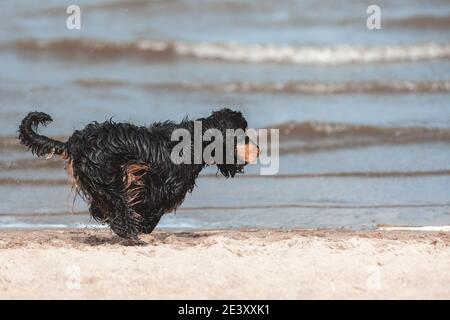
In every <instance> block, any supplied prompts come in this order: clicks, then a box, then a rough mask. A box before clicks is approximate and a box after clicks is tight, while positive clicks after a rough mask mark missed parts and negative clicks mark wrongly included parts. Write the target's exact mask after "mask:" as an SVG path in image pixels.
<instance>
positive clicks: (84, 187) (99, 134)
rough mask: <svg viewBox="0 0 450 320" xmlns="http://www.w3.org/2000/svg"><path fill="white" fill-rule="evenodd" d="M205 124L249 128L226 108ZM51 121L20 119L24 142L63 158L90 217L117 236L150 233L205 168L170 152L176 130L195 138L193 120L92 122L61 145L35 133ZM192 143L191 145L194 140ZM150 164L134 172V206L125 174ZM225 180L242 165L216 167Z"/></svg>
mask: <svg viewBox="0 0 450 320" xmlns="http://www.w3.org/2000/svg"><path fill="white" fill-rule="evenodd" d="M198 120H200V121H202V125H203V132H205V130H207V129H209V128H216V129H219V130H221V131H222V132H223V134H224V135H225V129H243V130H245V129H246V128H247V122H246V120H245V119H244V117H243V116H242V114H241V113H240V112H235V111H231V110H230V109H222V110H220V111H216V112H213V113H212V115H211V116H209V117H207V118H201V119H198ZM51 121H52V118H51V117H50V116H49V115H47V114H45V113H42V112H31V113H29V114H28V115H27V116H26V117H25V118H24V119H23V121H22V123H21V125H20V129H19V133H20V135H19V139H20V141H21V142H22V143H23V144H24V145H25V146H27V147H29V148H30V150H31V151H32V152H33V153H34V154H36V155H37V156H48V155H53V154H57V155H63V156H64V157H65V158H66V159H68V161H70V162H71V164H72V167H73V174H74V178H75V180H76V183H77V184H76V187H77V189H78V191H79V193H80V194H81V195H82V196H83V198H84V199H85V200H86V201H88V203H89V205H90V208H89V211H90V213H91V215H92V217H93V218H94V219H95V220H97V221H100V222H102V223H107V224H109V225H110V227H111V229H112V230H113V231H114V232H115V233H116V234H117V235H119V236H121V237H124V238H131V239H135V238H136V237H137V236H138V235H139V234H140V233H150V232H152V231H153V229H154V228H155V227H156V225H157V224H158V222H159V220H160V218H161V216H162V215H163V214H164V213H167V212H170V211H173V210H175V209H176V208H177V207H178V206H179V205H180V204H181V203H182V202H183V200H184V198H185V195H186V193H187V192H191V191H192V189H193V188H194V186H195V180H196V178H197V177H198V175H199V173H200V171H201V170H202V169H203V168H204V167H205V166H206V164H205V163H202V164H179V165H177V164H174V163H173V162H172V161H171V159H170V153H171V150H172V148H173V146H174V145H175V144H176V143H177V142H172V141H171V134H172V131H173V130H174V129H177V128H185V129H187V130H189V131H190V132H191V136H192V137H193V121H189V120H184V121H182V122H181V123H178V124H177V123H174V122H171V121H167V122H159V123H154V124H153V125H151V126H150V127H139V126H135V125H133V124H129V123H115V122H113V121H107V122H104V123H98V122H93V123H91V124H89V125H87V126H86V127H85V128H84V129H83V130H76V131H75V132H74V133H73V135H72V136H71V137H70V138H69V140H68V141H67V142H65V143H64V142H59V141H56V140H53V139H50V138H48V137H45V136H42V135H39V134H37V133H36V132H35V130H36V129H37V127H38V125H39V124H42V125H46V124H47V123H48V122H51ZM192 143H193V142H192ZM133 164H137V165H141V166H142V167H143V168H145V167H146V166H147V168H149V170H148V171H145V170H143V171H142V172H135V173H134V174H136V175H138V176H140V177H141V179H142V180H141V181H143V182H144V186H143V187H142V189H140V191H139V194H138V199H139V201H137V203H133V204H130V202H129V199H127V193H126V192H125V190H124V184H125V180H124V179H125V178H124V176H125V174H124V170H125V168H127V167H128V166H129V165H133ZM217 166H218V168H219V171H220V172H221V173H222V174H223V175H224V176H226V177H228V176H231V177H234V175H235V174H236V173H238V172H241V171H242V168H243V166H244V165H242V164H222V165H217Z"/></svg>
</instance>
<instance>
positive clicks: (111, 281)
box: [0, 229, 450, 299]
mask: <svg viewBox="0 0 450 320" xmlns="http://www.w3.org/2000/svg"><path fill="white" fill-rule="evenodd" d="M141 239H142V240H143V242H145V244H144V245H139V246H127V245H126V243H125V242H124V241H123V240H122V239H120V238H118V237H117V236H114V235H113V234H112V233H111V232H110V231H109V230H105V229H61V230H55V229H51V230H1V231H0V298H1V299H20V298H25V299H33V298H36V299H72V298H73V299H103V298H111V299H132V298H138V299H321V298H324V299H350V298H351V299H369V298H370V299H372V298H374V299H449V298H450V272H448V270H450V233H449V232H442V231H435V232H428V231H396V230H393V231H346V230H332V229H315V230H301V229H295V230H280V229H262V230H257V229H241V230H215V231H214V230H211V231H192V232H191V231H189V232H168V231H156V232H154V233H152V234H150V235H144V236H142V237H141Z"/></svg>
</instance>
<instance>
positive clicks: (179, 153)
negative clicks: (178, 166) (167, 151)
mask: <svg viewBox="0 0 450 320" xmlns="http://www.w3.org/2000/svg"><path fill="white" fill-rule="evenodd" d="M178 155H179V156H180V157H182V156H183V149H181V150H180V152H178Z"/></svg>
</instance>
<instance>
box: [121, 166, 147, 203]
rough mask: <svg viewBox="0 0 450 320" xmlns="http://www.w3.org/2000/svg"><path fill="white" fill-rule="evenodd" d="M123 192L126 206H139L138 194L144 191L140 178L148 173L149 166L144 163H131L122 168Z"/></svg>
mask: <svg viewBox="0 0 450 320" xmlns="http://www.w3.org/2000/svg"><path fill="white" fill-rule="evenodd" d="M123 169H124V176H123V182H124V191H125V194H126V197H127V204H128V205H129V206H130V207H132V206H135V205H137V204H139V203H140V202H141V201H142V199H139V194H140V193H141V191H142V189H144V187H145V184H144V181H143V180H142V177H143V176H145V175H146V174H147V173H148V172H149V171H150V166H149V165H148V164H144V163H133V164H130V165H128V166H124V167H123Z"/></svg>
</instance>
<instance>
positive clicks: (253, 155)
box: [236, 142, 259, 163]
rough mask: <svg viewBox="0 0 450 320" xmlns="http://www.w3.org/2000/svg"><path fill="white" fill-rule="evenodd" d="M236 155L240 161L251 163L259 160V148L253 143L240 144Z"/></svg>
mask: <svg viewBox="0 0 450 320" xmlns="http://www.w3.org/2000/svg"><path fill="white" fill-rule="evenodd" d="M236 153H237V156H238V157H239V159H240V160H242V161H245V163H251V162H253V161H255V160H256V159H257V158H258V156H259V147H258V146H257V145H256V144H254V143H252V142H249V143H245V144H240V145H237V146H236Z"/></svg>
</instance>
